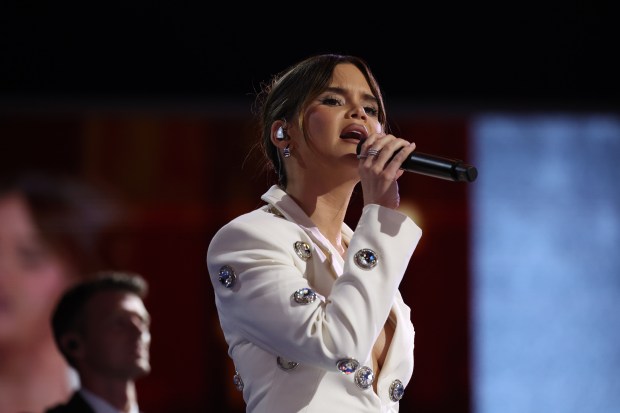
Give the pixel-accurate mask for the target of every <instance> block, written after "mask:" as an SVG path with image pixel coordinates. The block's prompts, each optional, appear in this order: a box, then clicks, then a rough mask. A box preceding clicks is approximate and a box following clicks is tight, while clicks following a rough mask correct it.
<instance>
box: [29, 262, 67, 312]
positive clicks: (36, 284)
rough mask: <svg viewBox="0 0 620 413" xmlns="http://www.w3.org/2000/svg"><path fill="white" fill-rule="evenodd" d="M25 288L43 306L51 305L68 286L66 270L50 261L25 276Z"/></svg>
mask: <svg viewBox="0 0 620 413" xmlns="http://www.w3.org/2000/svg"><path fill="white" fill-rule="evenodd" d="M26 279H27V282H26V283H25V290H26V291H27V292H28V294H29V295H30V296H31V298H32V299H33V300H36V302H38V303H40V304H41V305H43V306H49V307H52V306H53V305H55V303H56V301H57V300H58V298H59V297H60V294H62V292H63V291H64V290H65V289H66V288H67V287H68V286H69V277H68V275H67V270H66V268H65V267H64V266H62V265H61V264H60V263H50V264H49V265H45V266H44V267H41V268H40V269H39V270H38V271H37V272H36V273H35V274H28V275H27V276H26Z"/></svg>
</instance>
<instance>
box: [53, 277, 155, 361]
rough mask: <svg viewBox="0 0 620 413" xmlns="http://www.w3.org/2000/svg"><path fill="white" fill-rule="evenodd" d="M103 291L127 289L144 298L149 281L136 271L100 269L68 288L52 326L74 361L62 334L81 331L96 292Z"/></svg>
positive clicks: (63, 352) (65, 353) (55, 313)
mask: <svg viewBox="0 0 620 413" xmlns="http://www.w3.org/2000/svg"><path fill="white" fill-rule="evenodd" d="M102 291H124V292H128V293H133V294H135V295H137V296H138V297H140V298H142V299H144V298H145V297H146V295H147V293H148V282H147V281H146V280H145V279H144V278H143V277H142V276H141V275H139V274H136V273H132V272H126V271H99V272H96V273H95V274H94V276H93V277H92V278H90V279H88V280H86V281H82V282H80V283H78V284H75V285H74V286H73V287H71V288H69V289H68V290H66V291H65V293H64V294H63V295H62V297H61V298H60V301H59V302H58V304H57V305H56V308H55V310H54V312H53V313H52V330H53V333H54V340H55V341H56V345H57V346H58V348H59V350H60V352H61V353H62V355H63V356H64V357H65V359H66V360H67V361H68V362H69V364H71V365H73V362H72V360H71V356H70V355H69V354H68V353H67V352H66V350H65V349H64V346H63V345H62V337H63V336H64V335H65V334H67V333H69V332H73V331H79V329H80V325H81V321H82V318H83V313H84V308H85V307H86V305H87V304H88V302H89V301H90V300H91V298H92V297H93V296H95V295H96V294H98V293H100V292H102Z"/></svg>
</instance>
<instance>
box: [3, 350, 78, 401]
mask: <svg viewBox="0 0 620 413" xmlns="http://www.w3.org/2000/svg"><path fill="white" fill-rule="evenodd" d="M76 387H77V382H72V380H71V370H70V369H69V366H68V365H67V363H66V362H65V360H64V359H63V358H62V356H61V355H60V353H59V352H58V350H57V349H56V346H55V344H53V343H51V344H50V345H47V346H43V345H41V346H37V347H34V348H32V347H30V348H28V349H25V348H8V347H2V348H0V412H18V411H19V412H26V411H28V412H39V411H44V410H45V408H47V407H49V406H51V405H54V404H57V403H60V402H64V401H66V400H67V399H68V398H69V397H70V396H71V393H72V391H73V390H74V389H75V388H76Z"/></svg>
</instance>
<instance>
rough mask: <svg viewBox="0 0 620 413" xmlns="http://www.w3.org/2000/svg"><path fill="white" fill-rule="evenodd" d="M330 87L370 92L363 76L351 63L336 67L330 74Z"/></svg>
mask: <svg viewBox="0 0 620 413" xmlns="http://www.w3.org/2000/svg"><path fill="white" fill-rule="evenodd" d="M330 87H338V88H343V89H351V90H363V91H364V92H370V85H369V84H368V82H367V81H366V78H365V77H364V74H363V73H362V71H361V70H359V69H358V68H357V66H355V65H354V64H352V63H340V64H338V65H336V67H335V68H334V71H333V73H332V78H331V83H330Z"/></svg>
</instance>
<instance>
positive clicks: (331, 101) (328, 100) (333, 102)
mask: <svg viewBox="0 0 620 413" xmlns="http://www.w3.org/2000/svg"><path fill="white" fill-rule="evenodd" d="M320 102H321V103H322V104H323V105H327V106H340V105H342V101H341V100H340V99H338V98H335V97H332V96H326V97H324V98H321V99H320Z"/></svg>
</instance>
